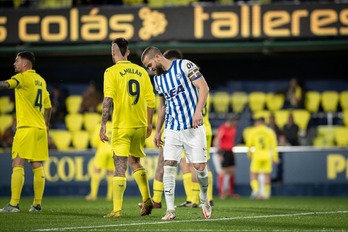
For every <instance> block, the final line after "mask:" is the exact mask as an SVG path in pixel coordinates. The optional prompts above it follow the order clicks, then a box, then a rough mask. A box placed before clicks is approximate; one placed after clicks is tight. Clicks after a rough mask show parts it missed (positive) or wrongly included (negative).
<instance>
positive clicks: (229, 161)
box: [218, 150, 235, 168]
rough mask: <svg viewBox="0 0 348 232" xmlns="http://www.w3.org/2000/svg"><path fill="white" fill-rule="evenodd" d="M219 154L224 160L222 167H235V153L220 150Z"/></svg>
mask: <svg viewBox="0 0 348 232" xmlns="http://www.w3.org/2000/svg"><path fill="white" fill-rule="evenodd" d="M218 153H219V154H220V155H222V157H223V159H222V161H221V167H223V168H227V167H233V166H234V165H235V160H234V153H233V151H232V150H231V151H225V150H219V151H218Z"/></svg>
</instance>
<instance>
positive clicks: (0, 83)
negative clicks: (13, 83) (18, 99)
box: [0, 81, 10, 89]
mask: <svg viewBox="0 0 348 232" xmlns="http://www.w3.org/2000/svg"><path fill="white" fill-rule="evenodd" d="M9 87H10V85H9V83H7V81H0V89H8V88H9Z"/></svg>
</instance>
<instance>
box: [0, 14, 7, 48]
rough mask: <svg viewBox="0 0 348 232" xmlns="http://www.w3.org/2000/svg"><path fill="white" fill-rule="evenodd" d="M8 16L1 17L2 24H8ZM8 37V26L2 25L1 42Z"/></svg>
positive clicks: (0, 27)
mask: <svg viewBox="0 0 348 232" xmlns="http://www.w3.org/2000/svg"><path fill="white" fill-rule="evenodd" d="M6 22H7V18H6V17H0V24H6ZM6 37H7V30H6V27H3V26H0V42H3V41H4V40H5V39H6Z"/></svg>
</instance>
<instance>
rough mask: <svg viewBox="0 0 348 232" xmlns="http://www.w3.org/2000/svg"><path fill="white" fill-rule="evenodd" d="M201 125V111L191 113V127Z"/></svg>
mask: <svg viewBox="0 0 348 232" xmlns="http://www.w3.org/2000/svg"><path fill="white" fill-rule="evenodd" d="M202 125H203V117H202V114H201V113H199V114H198V113H195V114H194V115H193V119H192V127H193V128H198V127H199V126H202Z"/></svg>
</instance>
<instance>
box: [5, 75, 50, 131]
mask: <svg viewBox="0 0 348 232" xmlns="http://www.w3.org/2000/svg"><path fill="white" fill-rule="evenodd" d="M7 83H9V85H10V89H15V103H16V118H17V128H20V127H36V128H41V129H45V128H46V124H45V119H44V116H43V112H44V109H48V108H51V107H52V106H51V100H50V96H49V93H48V91H47V86H46V81H45V80H44V79H43V78H42V77H41V76H40V75H39V74H37V73H36V71H35V70H33V69H30V70H27V71H25V72H22V73H18V74H16V75H14V76H12V77H11V79H9V80H7Z"/></svg>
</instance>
